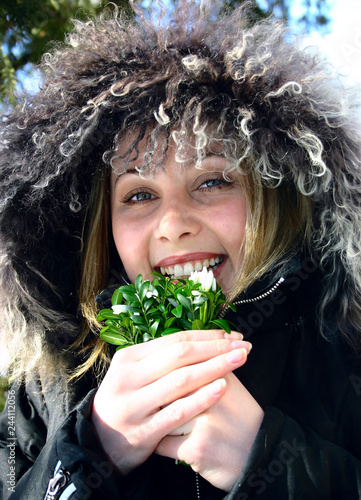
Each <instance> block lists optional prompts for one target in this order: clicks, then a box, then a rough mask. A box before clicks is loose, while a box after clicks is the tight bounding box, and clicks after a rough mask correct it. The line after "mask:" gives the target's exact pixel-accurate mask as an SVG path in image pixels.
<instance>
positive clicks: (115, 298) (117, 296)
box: [112, 288, 123, 306]
mask: <svg viewBox="0 0 361 500" xmlns="http://www.w3.org/2000/svg"><path fill="white" fill-rule="evenodd" d="M122 302H123V294H122V292H121V291H120V290H119V288H118V289H117V290H115V292H114V293H113V295H112V306H115V305H118V304H121V303H122Z"/></svg>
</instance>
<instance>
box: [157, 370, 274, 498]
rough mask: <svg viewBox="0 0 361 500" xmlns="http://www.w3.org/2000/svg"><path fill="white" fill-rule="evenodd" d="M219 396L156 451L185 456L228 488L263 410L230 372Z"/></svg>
mask: <svg viewBox="0 0 361 500" xmlns="http://www.w3.org/2000/svg"><path fill="white" fill-rule="evenodd" d="M225 380H226V382H227V389H226V392H225V394H224V395H223V396H222V398H221V399H220V400H219V401H218V402H217V403H216V404H214V405H213V406H211V407H209V408H208V409H207V410H205V411H204V412H202V413H200V414H198V415H197V416H196V417H194V418H193V419H192V420H191V421H189V422H187V423H186V424H184V425H183V426H181V427H178V429H176V430H174V431H173V432H171V433H170V435H168V436H166V437H165V438H164V439H163V440H162V441H161V442H160V443H159V445H158V446H157V449H156V453H158V454H160V455H164V456H167V457H172V458H177V459H179V460H184V461H185V462H186V463H187V464H189V465H191V466H192V468H193V469H194V470H195V471H196V472H199V474H200V475H201V476H203V477H204V478H205V479H206V480H207V481H209V482H210V483H212V484H213V485H214V486H216V487H217V488H220V489H222V490H225V491H230V489H231V488H232V486H233V484H234V482H235V481H236V479H237V478H238V476H239V475H240V473H241V471H242V468H243V466H244V464H245V461H246V459H247V456H248V454H249V451H250V449H251V446H252V443H253V441H254V438H255V436H256V434H257V432H258V429H259V427H260V425H261V423H262V420H263V415H264V412H263V410H262V408H261V407H260V406H259V405H258V403H257V402H256V401H255V400H254V399H253V397H252V396H251V395H250V393H249V392H248V391H247V390H246V389H245V387H244V386H243V385H242V383H241V382H240V381H239V380H238V379H237V377H236V376H235V375H234V374H233V373H229V374H227V375H226V376H225Z"/></svg>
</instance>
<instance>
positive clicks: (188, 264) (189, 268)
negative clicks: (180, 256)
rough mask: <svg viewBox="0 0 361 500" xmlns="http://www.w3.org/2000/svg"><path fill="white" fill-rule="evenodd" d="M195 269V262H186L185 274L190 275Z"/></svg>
mask: <svg viewBox="0 0 361 500" xmlns="http://www.w3.org/2000/svg"><path fill="white" fill-rule="evenodd" d="M193 271H194V268H193V264H192V263H191V262H186V263H185V264H184V274H185V275H186V276H190V275H191V274H192V273H193Z"/></svg>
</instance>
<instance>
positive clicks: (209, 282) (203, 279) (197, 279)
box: [189, 267, 216, 292]
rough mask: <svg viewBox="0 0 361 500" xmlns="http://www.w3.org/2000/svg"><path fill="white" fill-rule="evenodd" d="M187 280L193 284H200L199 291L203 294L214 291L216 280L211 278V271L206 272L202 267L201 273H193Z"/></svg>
mask: <svg viewBox="0 0 361 500" xmlns="http://www.w3.org/2000/svg"><path fill="white" fill-rule="evenodd" d="M189 279H191V280H192V281H193V282H194V283H200V284H201V290H203V291H204V292H209V290H212V292H215V291H216V279H215V277H214V276H213V271H212V270H210V271H207V268H206V267H204V268H203V269H202V271H193V273H191V275H190V277H189Z"/></svg>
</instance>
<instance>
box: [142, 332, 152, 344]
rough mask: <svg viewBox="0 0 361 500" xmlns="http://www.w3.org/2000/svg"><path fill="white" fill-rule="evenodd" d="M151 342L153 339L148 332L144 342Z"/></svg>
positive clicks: (144, 336)
mask: <svg viewBox="0 0 361 500" xmlns="http://www.w3.org/2000/svg"><path fill="white" fill-rule="evenodd" d="M149 340H153V337H152V336H151V335H150V334H149V333H148V332H146V333H145V334H144V335H143V342H148V341H149Z"/></svg>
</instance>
